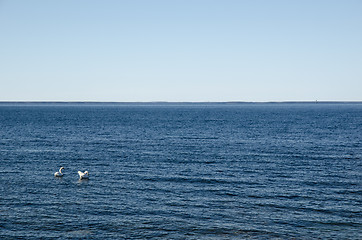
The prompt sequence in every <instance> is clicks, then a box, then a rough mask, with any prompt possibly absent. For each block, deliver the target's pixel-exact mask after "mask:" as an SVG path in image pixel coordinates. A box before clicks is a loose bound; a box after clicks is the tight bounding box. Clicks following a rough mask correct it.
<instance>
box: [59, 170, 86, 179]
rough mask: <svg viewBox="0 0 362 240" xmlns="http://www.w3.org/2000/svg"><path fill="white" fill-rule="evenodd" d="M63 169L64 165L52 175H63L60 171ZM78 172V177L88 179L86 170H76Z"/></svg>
mask: <svg viewBox="0 0 362 240" xmlns="http://www.w3.org/2000/svg"><path fill="white" fill-rule="evenodd" d="M63 169H64V167H61V168H60V169H59V172H56V173H54V177H63V175H64V173H62V170H63ZM78 174H79V179H89V173H88V171H85V172H81V171H78Z"/></svg>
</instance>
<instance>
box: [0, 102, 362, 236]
mask: <svg viewBox="0 0 362 240" xmlns="http://www.w3.org/2000/svg"><path fill="white" fill-rule="evenodd" d="M61 166H63V167H65V170H64V173H65V175H64V177H63V178H55V177H54V172H56V171H58V169H59V168H60V167H61ZM78 170H82V171H84V170H88V171H89V173H90V179H89V180H82V181H80V180H78V174H77V171H78ZM361 179H362V104H342V103H339V104H332V103H329V104H326V103H324V104H313V103H299V104H287V103H284V104H211V103H210V104H161V103H160V104H90V103H89V104H74V103H73V104H65V103H64V104H40V103H39V104H6V103H2V104H1V105H0V239H14V238H15V239H40V238H42V239H57V238H61V239H100V238H101V239H362V213H361V211H362V208H361V207H362V183H361Z"/></svg>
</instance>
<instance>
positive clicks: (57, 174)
mask: <svg viewBox="0 0 362 240" xmlns="http://www.w3.org/2000/svg"><path fill="white" fill-rule="evenodd" d="M63 169H64V168H63V167H61V168H60V169H59V172H56V173H54V177H63V175H64V174H63V173H62V170H63Z"/></svg>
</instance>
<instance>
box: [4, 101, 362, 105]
mask: <svg viewBox="0 0 362 240" xmlns="http://www.w3.org/2000/svg"><path fill="white" fill-rule="evenodd" d="M16 104H24V105H44V104H48V105H60V104H61V105H90V104H91V105H180V104H182V105H210V104H213V105H228V104H244V105H245V104H248V105H249V104H250V105H252V104H255V105H257V104H362V101H280V102H278V101H268V102H243V101H226V102H167V101H151V102H100V101H0V105H16Z"/></svg>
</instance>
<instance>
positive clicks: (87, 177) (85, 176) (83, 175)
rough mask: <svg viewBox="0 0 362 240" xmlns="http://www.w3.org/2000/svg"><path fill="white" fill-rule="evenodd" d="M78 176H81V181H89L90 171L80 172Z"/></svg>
mask: <svg viewBox="0 0 362 240" xmlns="http://www.w3.org/2000/svg"><path fill="white" fill-rule="evenodd" d="M78 174H79V179H80V180H81V179H89V174H88V171H85V172H84V173H83V172H81V171H78Z"/></svg>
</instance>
